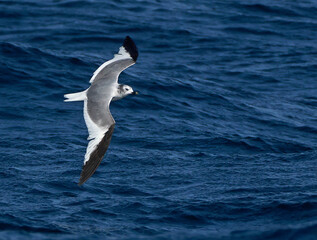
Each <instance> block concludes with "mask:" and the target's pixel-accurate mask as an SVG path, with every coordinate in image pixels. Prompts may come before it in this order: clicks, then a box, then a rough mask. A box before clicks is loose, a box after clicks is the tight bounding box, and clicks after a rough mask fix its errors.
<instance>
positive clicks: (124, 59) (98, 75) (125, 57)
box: [89, 36, 139, 84]
mask: <svg viewBox="0 0 317 240" xmlns="http://www.w3.org/2000/svg"><path fill="white" fill-rule="evenodd" d="M138 55H139V53H138V49H137V47H136V46H135V43H134V42H133V40H132V39H131V38H130V37H129V36H127V37H126V38H125V40H124V42H123V45H122V46H121V47H120V48H119V52H118V53H117V54H115V55H114V58H113V59H111V60H109V61H107V62H105V63H103V64H102V65H101V66H100V67H99V68H98V69H97V70H96V71H95V72H94V74H93V76H92V78H91V79H90V81H89V82H90V83H91V84H94V83H97V82H98V81H100V80H102V81H107V82H111V83H114V82H117V81H118V77H119V74H120V73H121V72H122V71H123V70H124V69H126V68H128V67H130V66H131V65H133V64H135V62H136V60H137V58H138Z"/></svg>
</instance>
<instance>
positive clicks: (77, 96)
mask: <svg viewBox="0 0 317 240" xmlns="http://www.w3.org/2000/svg"><path fill="white" fill-rule="evenodd" d="M86 91H87V90H85V91H82V92H77V93H69V94H65V95H64V97H65V98H66V99H65V100H64V102H74V101H84V100H85V99H86V98H87V96H86Z"/></svg>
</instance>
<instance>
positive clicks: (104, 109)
mask: <svg viewBox="0 0 317 240" xmlns="http://www.w3.org/2000/svg"><path fill="white" fill-rule="evenodd" d="M138 55H139V54H138V49H137V47H136V46H135V43H134V42H133V40H132V39H131V38H130V37H129V36H127V37H126V38H125V40H124V42H123V45H122V46H121V47H120V48H119V52H118V53H117V54H115V55H114V57H113V59H111V60H109V61H107V62H105V63H103V64H102V65H101V66H100V67H99V68H98V69H97V70H96V71H95V72H94V74H93V76H92V78H91V79H90V81H89V83H91V85H90V87H89V88H88V89H86V90H85V91H82V92H78V93H70V94H65V95H64V97H65V98H66V99H65V100H64V101H65V102H73V101H84V119H85V123H86V126H87V128H88V133H89V137H88V140H89V143H88V146H87V150H86V154H85V159H84V164H83V167H82V171H81V174H80V180H79V183H78V185H82V184H84V183H85V182H86V181H87V180H88V179H89V178H90V177H91V176H92V175H93V174H94V172H95V171H96V169H97V168H98V166H99V164H100V163H101V160H102V159H103V157H104V155H105V153H106V151H107V149H108V147H109V144H110V141H111V137H112V133H113V130H114V126H115V120H114V119H113V117H112V115H111V113H110V110H109V105H110V103H111V102H112V101H116V100H119V99H121V98H124V97H126V96H128V95H136V94H138V92H135V91H134V90H133V89H132V87H130V86H128V85H124V84H119V83H118V77H119V75H120V73H121V72H122V71H123V70H125V69H126V68H128V67H130V66H132V65H133V64H135V63H136V60H137V58H138Z"/></svg>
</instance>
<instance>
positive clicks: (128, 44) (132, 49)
mask: <svg viewBox="0 0 317 240" xmlns="http://www.w3.org/2000/svg"><path fill="white" fill-rule="evenodd" d="M123 47H124V48H125V50H126V51H127V52H128V53H129V54H130V56H131V57H132V59H133V61H135V62H136V60H137V59H138V56H139V52H138V48H137V47H136V45H135V43H134V42H133V40H132V38H130V37H129V36H126V38H125V39H124V42H123Z"/></svg>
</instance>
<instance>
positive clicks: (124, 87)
mask: <svg viewBox="0 0 317 240" xmlns="http://www.w3.org/2000/svg"><path fill="white" fill-rule="evenodd" d="M121 89H122V92H123V94H124V95H130V94H131V95H137V94H139V93H138V92H136V91H133V89H132V87H130V86H128V85H122V88H121Z"/></svg>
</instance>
